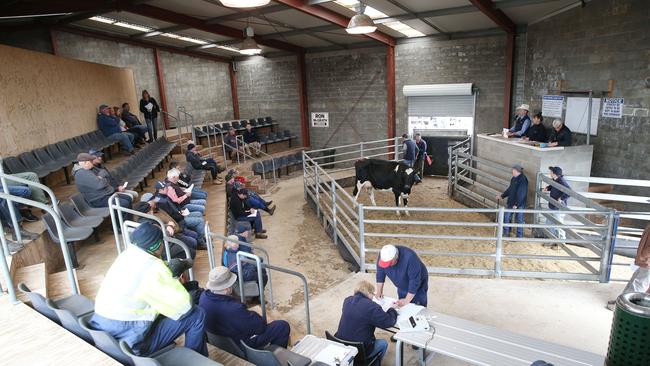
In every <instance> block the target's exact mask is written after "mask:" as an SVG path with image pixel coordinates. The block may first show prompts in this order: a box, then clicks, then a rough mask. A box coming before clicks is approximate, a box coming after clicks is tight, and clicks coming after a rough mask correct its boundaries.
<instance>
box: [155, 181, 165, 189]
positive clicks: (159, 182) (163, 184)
mask: <svg viewBox="0 0 650 366" xmlns="http://www.w3.org/2000/svg"><path fill="white" fill-rule="evenodd" d="M155 188H156V190H159V189H164V188H165V183H163V182H161V181H157V182H156V185H155Z"/></svg>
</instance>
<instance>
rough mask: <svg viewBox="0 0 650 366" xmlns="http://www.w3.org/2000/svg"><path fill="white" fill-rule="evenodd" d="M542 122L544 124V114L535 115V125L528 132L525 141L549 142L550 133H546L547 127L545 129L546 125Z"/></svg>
mask: <svg viewBox="0 0 650 366" xmlns="http://www.w3.org/2000/svg"><path fill="white" fill-rule="evenodd" d="M542 122H544V117H542V114H541V113H537V114H535V115H534V116H533V124H532V125H531V126H530V128H529V129H528V130H526V133H525V134H524V139H525V140H527V141H536V142H547V141H548V132H547V131H546V127H544V124H543V123H542Z"/></svg>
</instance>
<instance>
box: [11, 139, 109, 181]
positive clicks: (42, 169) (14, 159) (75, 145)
mask: <svg viewBox="0 0 650 366" xmlns="http://www.w3.org/2000/svg"><path fill="white" fill-rule="evenodd" d="M113 144H115V142H114V141H111V140H109V139H108V138H106V137H105V136H104V135H103V134H102V133H101V132H100V131H94V132H89V133H87V134H84V135H79V136H76V137H73V138H70V139H67V140H64V141H59V142H57V143H55V144H50V145H47V146H44V147H39V148H37V149H34V150H31V151H27V152H24V153H21V154H19V155H18V156H10V157H6V158H4V165H5V169H6V171H8V172H9V173H23V172H34V173H36V174H37V175H38V177H39V178H44V177H46V176H47V175H49V174H50V173H52V172H55V171H57V170H59V169H63V170H64V173H65V176H66V181H67V182H68V184H69V183H70V178H69V176H68V171H67V166H68V165H70V164H72V163H73V162H75V161H76V158H77V154H79V153H81V152H87V151H88V150H90V149H105V148H107V147H109V146H111V145H113Z"/></svg>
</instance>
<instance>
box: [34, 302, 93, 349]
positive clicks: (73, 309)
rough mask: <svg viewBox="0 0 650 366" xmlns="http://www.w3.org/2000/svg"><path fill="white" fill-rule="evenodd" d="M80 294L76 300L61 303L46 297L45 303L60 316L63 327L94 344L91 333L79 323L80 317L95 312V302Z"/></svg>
mask: <svg viewBox="0 0 650 366" xmlns="http://www.w3.org/2000/svg"><path fill="white" fill-rule="evenodd" d="M79 296H80V297H79V298H77V299H76V301H74V302H70V303H68V304H62V305H60V304H57V303H55V302H54V301H52V300H50V299H46V300H45V303H46V304H47V306H48V307H49V308H50V309H52V311H54V312H55V313H56V315H57V316H58V317H59V320H60V321H61V326H63V328H65V329H67V330H68V331H69V332H70V333H72V334H74V335H76V336H77V337H79V338H81V339H83V340H84V341H86V342H88V343H90V344H93V339H92V337H91V336H90V334H89V333H88V332H86V330H85V329H83V328H82V327H81V326H80V325H79V317H80V316H83V315H86V314H90V313H92V312H94V311H95V303H94V302H93V301H92V300H90V299H89V298H87V297H85V296H81V295H79ZM63 305H66V306H63Z"/></svg>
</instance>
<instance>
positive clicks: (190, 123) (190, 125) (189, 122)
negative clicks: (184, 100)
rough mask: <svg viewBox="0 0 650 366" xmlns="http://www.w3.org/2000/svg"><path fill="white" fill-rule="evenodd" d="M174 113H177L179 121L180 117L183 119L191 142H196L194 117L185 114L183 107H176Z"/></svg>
mask: <svg viewBox="0 0 650 366" xmlns="http://www.w3.org/2000/svg"><path fill="white" fill-rule="evenodd" d="M176 113H178V119H179V120H181V115H182V116H183V117H184V120H185V123H184V126H185V128H186V129H188V130H189V131H188V132H189V133H191V134H192V141H196V133H195V131H194V116H193V115H191V114H190V113H188V112H187V110H186V108H185V106H184V105H181V106H177V107H176Z"/></svg>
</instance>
